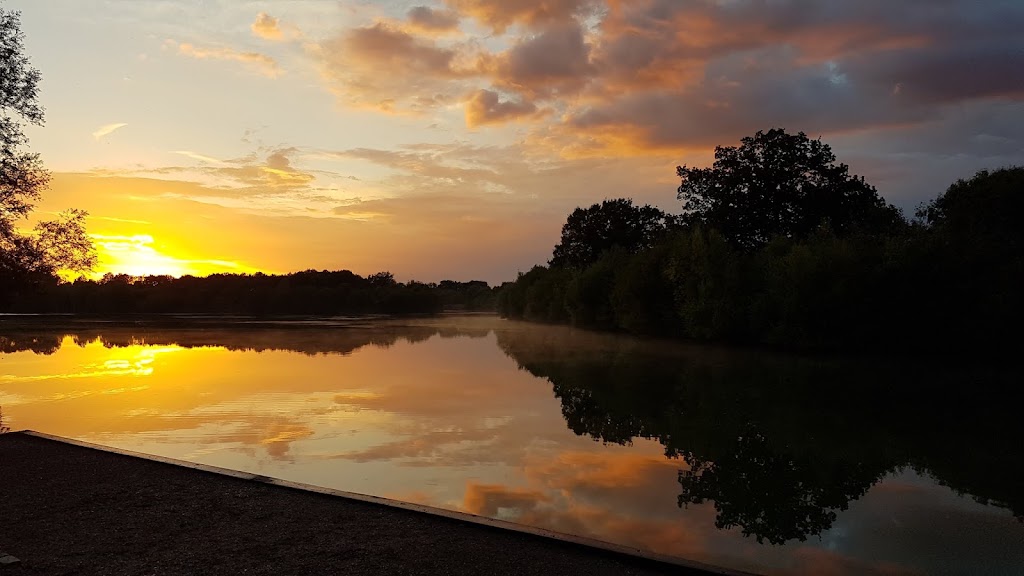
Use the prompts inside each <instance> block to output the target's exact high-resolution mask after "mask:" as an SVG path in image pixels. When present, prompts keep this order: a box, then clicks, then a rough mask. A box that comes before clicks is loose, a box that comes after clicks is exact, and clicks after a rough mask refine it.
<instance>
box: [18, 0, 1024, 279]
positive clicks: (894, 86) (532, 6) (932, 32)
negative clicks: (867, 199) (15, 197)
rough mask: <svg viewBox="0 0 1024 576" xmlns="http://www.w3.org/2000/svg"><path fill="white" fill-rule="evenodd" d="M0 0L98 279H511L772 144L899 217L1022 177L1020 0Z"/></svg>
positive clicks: (41, 146)
mask: <svg viewBox="0 0 1024 576" xmlns="http://www.w3.org/2000/svg"><path fill="white" fill-rule="evenodd" d="M0 6H2V7H3V8H4V9H6V10H15V11H20V12H21V30H22V31H23V32H24V35H25V39H24V51H25V55H26V56H27V57H28V58H29V60H30V62H31V65H32V66H33V67H35V68H38V69H39V71H40V72H41V74H42V82H41V84H40V92H39V101H40V104H42V105H43V106H44V107H45V109H46V124H45V126H42V127H36V126H28V127H27V128H26V134H27V135H28V136H29V138H30V141H29V143H28V146H27V148H26V149H27V150H28V151H31V152H37V153H39V154H40V155H41V158H42V161H43V163H44V164H45V166H46V167H47V168H48V169H49V170H50V171H51V172H52V173H53V182H52V184H51V187H50V189H49V190H47V191H45V192H44V195H43V197H42V199H41V201H40V202H39V203H38V207H37V211H36V214H35V216H36V217H37V218H48V217H50V215H52V214H54V213H57V212H59V211H61V210H64V209H66V208H80V209H83V210H87V211H88V212H89V213H90V216H89V218H88V220H87V221H86V224H87V230H88V233H89V234H90V235H91V236H92V238H93V240H94V242H95V243H96V246H97V251H98V256H99V262H98V266H97V268H96V272H97V273H98V274H99V275H102V274H103V273H105V272H112V273H130V274H147V273H148V274H169V275H176V276H180V275H185V274H192V275H209V274H213V273H218V272H226V273H252V272H255V271H257V270H263V271H266V273H287V272H281V271H289V270H295V271H301V270H305V269H317V270H323V269H327V270H341V269H349V270H352V271H354V272H356V273H359V274H372V273H374V272H377V271H382V270H387V271H390V272H392V273H393V274H395V276H396V278H398V279H401V280H403V281H407V280H411V279H415V280H420V281H424V282H437V281H440V280H443V279H460V280H461V279H482V280H484V281H486V282H488V283H489V284H491V285H495V284H496V283H500V282H504V281H509V280H513V279H514V278H515V276H516V274H517V273H518V272H525V271H527V270H529V269H530V268H531V267H533V266H534V265H535V264H538V263H543V262H545V261H547V259H548V258H549V257H550V255H551V249H552V247H553V246H554V245H555V244H556V243H557V242H558V237H559V230H560V227H561V224H562V223H563V222H564V221H565V218H566V216H567V215H568V214H569V213H570V212H571V211H572V210H573V209H574V208H576V207H585V206H589V205H591V204H593V203H596V202H600V201H602V200H604V199H609V198H622V197H629V198H633V199H634V200H635V201H636V202H637V203H640V204H652V205H654V206H657V207H658V208H660V209H662V210H665V211H667V212H671V213H678V212H679V210H680V208H681V206H680V202H679V201H678V200H677V199H676V195H675V188H676V187H677V186H678V184H679V182H678V179H677V178H676V176H675V167H676V166H677V165H689V166H708V165H710V164H711V162H712V160H713V153H714V147H715V146H716V145H723V146H733V145H736V144H737V143H738V142H739V139H740V138H742V137H744V136H749V135H751V134H753V133H754V132H756V131H757V130H767V129H770V128H773V127H779V128H785V129H786V130H788V131H790V132H799V131H803V132H805V133H807V134H808V135H809V136H810V137H812V138H818V137H820V138H821V139H822V140H823V141H825V142H826V143H828V144H829V145H831V147H832V149H833V151H834V152H835V154H836V156H837V161H838V162H841V163H845V164H848V165H849V166H850V172H851V173H853V174H858V175H861V176H863V177H864V178H865V179H866V180H867V181H868V182H869V183H870V184H872V185H874V186H875V187H877V188H878V191H879V193H880V194H881V195H882V196H883V197H884V198H885V199H886V200H887V201H888V202H891V203H893V204H895V205H896V206H898V207H900V208H902V209H903V210H904V211H905V213H907V214H908V215H909V214H912V213H913V210H914V208H915V207H916V206H918V205H919V204H921V203H922V202H927V201H929V200H931V199H932V198H934V197H936V196H937V195H939V194H940V193H942V192H943V191H944V190H945V189H946V188H947V187H948V186H949V185H950V184H951V183H953V182H954V181H955V180H957V179H958V178H968V177H970V176H971V175H973V174H974V173H975V172H977V171H978V170H981V169H996V168H1000V167H1003V166H1010V165H1015V164H1024V124H1022V123H1020V122H1018V121H1016V119H1018V118H1021V117H1024V77H1022V76H1021V75H1020V74H1018V73H1017V71H1018V70H1020V69H1021V68H1022V67H1024V57H1022V54H1024V37H1021V36H1020V34H1019V33H1018V32H1019V30H1020V29H1022V28H1024V5H1010V4H1007V3H993V5H989V4H985V3H977V2H970V1H968V0H954V1H953V2H949V3H946V4H945V5H944V8H943V9H942V10H941V11H938V10H936V11H934V13H933V14H932V16H931V17H929V18H927V19H922V18H920V17H919V13H918V11H919V10H923V9H925V8H922V7H921V6H917V5H913V6H909V5H908V6H904V5H893V4H892V3H890V2H882V1H881V0H868V1H865V2H858V3H855V4H853V3H848V2H843V1H841V0H824V1H822V2H817V3H814V4H813V5H811V6H808V5H806V4H805V3H802V2H796V1H783V2H777V3H770V4H763V3H754V2H749V3H748V2H739V3H715V2H705V1H698V0H680V1H671V2H667V1H665V0H652V1H650V2H641V3H625V2H622V1H621V0H558V1H557V2H547V3H540V2H505V1H503V0H420V1H417V2H412V1H407V0H403V1H401V2H393V3H388V4H387V5H376V4H375V3H356V2H349V1H342V2H330V3H327V2H322V1H319V0H293V1H291V2H288V3H282V4H271V3H267V2H261V1H255V0H240V1H236V2H230V3H228V2H205V3H195V2H191V1H187V0H166V1H165V2H161V3H159V4H152V3H141V2H114V3H107V4H102V5H86V4H83V3H81V2H78V1H77V0H47V2H38V1H34V0H33V1H30V0H3V1H2V2H0ZM68 46H72V47H74V48H73V54H72V57H69V52H68V49H67V47H68ZM981 64H983V65H981Z"/></svg>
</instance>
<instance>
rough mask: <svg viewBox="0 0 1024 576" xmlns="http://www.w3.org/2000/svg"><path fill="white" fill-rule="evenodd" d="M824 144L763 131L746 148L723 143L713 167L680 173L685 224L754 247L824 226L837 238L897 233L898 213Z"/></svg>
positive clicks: (744, 141)
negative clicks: (708, 228)
mask: <svg viewBox="0 0 1024 576" xmlns="http://www.w3.org/2000/svg"><path fill="white" fill-rule="evenodd" d="M835 160H836V157H835V155H834V154H832V149H831V148H830V147H829V146H828V145H827V144H825V143H823V142H822V141H821V140H811V139H810V138H808V137H807V135H806V134H804V133H803V132H800V133H798V134H796V135H792V134H787V133H786V131H785V130H782V129H778V128H776V129H772V130H769V131H768V132H761V131H759V132H757V133H756V134H755V135H754V136H748V137H746V138H743V139H742V140H741V145H740V146H738V147H735V146H728V147H723V146H717V147H716V148H715V163H714V166H713V167H711V168H688V167H686V166H680V167H678V168H676V172H677V174H678V175H679V177H680V179H681V180H682V183H681V184H680V186H679V188H678V195H677V197H678V198H679V199H680V200H682V201H683V209H684V214H683V217H682V220H683V222H684V223H685V224H698V223H699V224H704V225H706V226H708V227H711V228H715V229H717V230H719V231H720V232H721V233H722V234H724V235H725V237H726V239H727V240H728V241H729V242H730V243H732V244H733V245H735V246H737V247H740V248H743V249H746V250H750V249H756V248H759V247H762V246H764V245H766V244H767V243H768V242H769V241H770V240H771V239H772V238H773V237H776V236H784V237H788V238H798V239H802V238H806V237H808V236H809V235H810V234H811V233H812V232H813V231H815V230H816V229H818V228H820V227H822V226H825V227H827V228H829V229H830V230H831V231H833V232H834V233H836V234H846V233H850V232H854V231H863V232H869V233H876V232H882V231H888V230H892V229H893V228H894V227H896V226H898V225H899V224H900V223H901V222H902V221H903V217H902V216H901V214H900V212H899V210H898V209H896V208H895V207H894V206H892V205H890V204H886V202H885V201H884V200H883V199H882V198H881V197H880V196H879V195H878V192H877V191H876V190H875V188H874V187H873V186H871V185H869V184H868V183H866V182H865V181H864V178H862V177H860V176H851V175H850V174H849V167H848V166H847V165H846V164H838V165H837V164H836V163H835Z"/></svg>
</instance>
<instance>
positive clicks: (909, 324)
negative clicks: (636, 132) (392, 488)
mask: <svg viewBox="0 0 1024 576" xmlns="http://www.w3.org/2000/svg"><path fill="white" fill-rule="evenodd" d="M715 156H716V161H715V164H714V167H712V168H706V169H690V168H686V167H680V168H679V169H678V172H679V176H680V178H681V181H682V184H681V185H680V187H679V190H678V197H679V198H680V199H682V200H683V201H684V204H683V208H684V214H683V215H682V216H680V217H673V216H670V215H667V214H659V213H660V211H658V210H657V209H656V208H652V207H650V206H644V207H636V206H633V205H632V203H631V202H629V201H625V200H607V201H605V202H604V203H602V204H595V205H594V206H592V207H590V208H589V209H586V210H583V209H577V210H576V212H574V213H573V215H572V216H570V218H569V220H568V221H567V222H566V224H565V226H564V227H563V230H562V241H561V242H560V243H559V245H558V246H556V247H555V250H554V257H553V258H552V260H551V262H550V263H549V265H548V266H536V267H534V268H533V269H532V270H530V271H528V272H526V273H521V274H520V275H519V277H518V278H517V279H516V281H515V282H513V283H509V284H507V285H506V286H505V288H504V290H502V292H501V294H500V296H499V302H498V309H499V312H500V313H501V314H502V315H503V316H506V317H509V318H520V319H526V320H531V321H541V322H555V323H570V324H573V325H576V326H580V327H585V328H593V329H600V330H614V331H624V332H628V333H633V334H643V335H656V336H667V337H675V338H690V339H699V340H711V341H720V342H731V343H756V344H768V345H773V346H781V347H788V348H798V349H840V348H842V349H865V348H872V349H885V348H890V349H900V350H934V349H950V348H960V349H963V348H971V349H975V350H977V349H982V348H987V349H1002V350H1006V349H1011V350H1015V349H1019V347H1020V342H1021V338H1020V336H1019V334H1020V330H1019V326H1021V324H1022V322H1024V306H1022V304H1021V298H1020V296H1019V295H1020V293H1022V292H1024V240H1022V239H1024V227H1022V226H1020V225H1019V224H1018V223H1017V222H1016V218H1017V217H1019V215H1020V214H1022V213H1024V168H1019V167H1016V168H1006V169H1000V170H997V171H994V172H987V171H983V172H979V173H978V174H977V175H975V176H974V177H972V178H970V179H968V180H960V181H958V182H956V183H955V184H953V185H952V186H951V187H950V188H949V190H947V191H946V192H945V193H944V194H942V195H940V196H939V197H937V198H936V199H935V200H933V201H932V202H930V203H929V204H927V205H925V206H922V207H921V209H920V210H919V211H918V213H917V218H915V219H914V220H913V221H907V220H905V219H904V218H903V216H902V215H901V214H900V212H899V211H898V210H897V209H896V208H894V207H893V206H891V205H888V204H886V203H885V202H884V201H883V200H882V199H881V198H880V197H879V196H878V194H877V192H876V191H875V189H874V188H873V187H871V186H870V185H868V184H867V183H865V182H864V180H863V179H862V178H859V177H857V176H850V175H849V174H848V173H847V168H846V166H845V165H842V164H839V165H836V164H835V163H834V156H832V154H831V151H830V150H829V148H828V146H827V145H824V144H822V143H821V142H820V141H814V140H810V139H808V138H807V137H806V136H805V135H803V134H802V133H801V134H799V135H796V136H791V135H788V134H786V133H785V132H784V131H782V130H772V131H770V132H768V133H762V132H758V133H757V135H755V136H754V137H751V138H745V139H743V142H742V144H741V145H740V146H739V147H727V148H723V147H718V148H717V149H716V153H715ZM623 212H626V213H627V214H631V215H627V216H623V214H622V213H623ZM581 213H585V214H586V216H587V217H586V218H580V217H578V215H579V214H581ZM623 223H625V224H623ZM622 229H625V230H626V231H625V232H619V231H620V230H622ZM609 231H611V233H609ZM610 234H611V235H612V236H614V237H610ZM616 238H619V239H620V240H616ZM638 238H640V239H641V240H640V241H638V240H637V239H638ZM566 253H572V254H576V255H577V257H576V258H566V257H565V254H566Z"/></svg>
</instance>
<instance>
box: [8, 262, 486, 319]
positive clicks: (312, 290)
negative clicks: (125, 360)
mask: <svg viewBox="0 0 1024 576" xmlns="http://www.w3.org/2000/svg"><path fill="white" fill-rule="evenodd" d="M494 292H495V291H494V290H492V289H491V288H490V287H489V286H488V285H487V283H486V282H482V281H471V282H455V281H452V280H445V281H443V282H441V283H439V284H425V283H422V282H416V281H410V282H406V283H400V282H396V281H395V280H394V278H393V276H392V275H391V274H390V273H387V272H381V273H377V274H373V275H370V276H368V277H365V278H364V277H362V276H359V275H358V274H355V273H353V272H350V271H348V270H342V271H336V272H329V271H315V270H307V271H305V272H295V273H293V274H285V275H268V274H261V273H257V274H252V275H247V274H213V275H211V276H206V277H195V276H183V277H181V278H174V277H171V276H141V277H138V276H128V275H125V274H119V275H113V274H107V275H106V276H104V277H103V278H102V279H100V280H83V279H80V280H76V281H75V282H59V281H58V280H57V279H52V280H51V281H49V282H45V283H43V284H41V285H38V286H36V288H35V289H34V290H33V291H31V292H28V293H24V294H21V295H20V296H19V297H18V298H11V299H8V300H7V301H6V302H0V310H3V311H6V312H20V313H25V312H46V313H83V314H147V313H207V314H251V315H267V314H278V315H280V314H286V315H337V314H374V313H376V314H410V313H434V312H439V311H441V310H444V309H456V310H493V309H494V305H495V294H494Z"/></svg>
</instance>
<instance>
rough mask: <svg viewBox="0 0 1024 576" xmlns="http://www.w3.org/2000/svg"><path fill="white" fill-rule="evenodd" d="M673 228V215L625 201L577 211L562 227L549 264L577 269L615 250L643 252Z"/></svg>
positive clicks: (621, 199)
mask: <svg viewBox="0 0 1024 576" xmlns="http://www.w3.org/2000/svg"><path fill="white" fill-rule="evenodd" d="M674 225H675V216H672V215H670V214H666V213H664V212H662V211H661V210H659V209H657V208H655V207H653V206H650V205H647V204H645V205H643V206H634V205H633V201H632V200H630V199H628V198H616V199H614V200H605V201H603V202H601V203H600V204H594V205H592V206H591V207H590V208H577V209H575V210H573V212H572V214H570V215H569V218H568V219H567V220H566V222H565V224H564V225H563V226H562V239H561V241H560V242H559V243H558V245H557V246H555V250H554V253H553V254H552V256H551V262H550V264H551V265H552V266H558V267H570V268H580V267H583V266H588V265H590V264H592V263H594V262H595V261H596V260H597V259H598V258H599V257H600V256H601V254H603V253H604V252H606V251H608V250H611V249H612V248H615V247H618V248H621V249H623V250H625V251H627V252H629V253H636V252H639V251H641V250H646V249H648V248H651V247H652V246H654V244H655V243H656V241H657V240H658V239H660V238H661V237H663V236H664V235H665V232H666V231H668V230H669V229H670V228H671V227H673V226H674Z"/></svg>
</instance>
